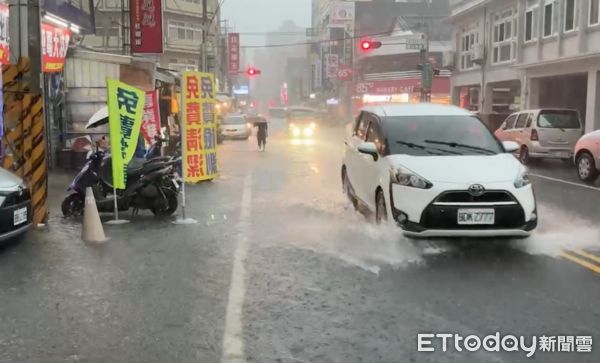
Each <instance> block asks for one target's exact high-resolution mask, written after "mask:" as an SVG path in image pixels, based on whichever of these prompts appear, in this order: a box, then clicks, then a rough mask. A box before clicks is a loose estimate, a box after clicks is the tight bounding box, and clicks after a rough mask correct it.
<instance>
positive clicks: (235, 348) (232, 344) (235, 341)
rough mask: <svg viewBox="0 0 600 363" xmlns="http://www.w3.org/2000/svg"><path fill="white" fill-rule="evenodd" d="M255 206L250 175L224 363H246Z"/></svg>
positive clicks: (235, 262)
mask: <svg viewBox="0 0 600 363" xmlns="http://www.w3.org/2000/svg"><path fill="white" fill-rule="evenodd" d="M251 202H252V174H251V173H248V174H247V175H246V178H245V179H244V191H243V194H242V207H241V208H242V210H241V214H240V221H239V223H238V225H237V227H238V228H237V230H238V233H239V234H238V237H237V246H236V248H235V254H234V258H233V268H232V270H231V283H230V284H229V300H228V303H227V313H226V315H225V333H224V334H223V356H222V358H221V362H222V363H232V362H233V363H243V362H245V361H246V359H245V356H244V340H243V338H242V333H243V329H242V308H243V307H244V298H245V295H246V281H245V279H246V268H245V266H244V262H245V260H246V255H247V253H248V232H249V229H250V220H249V219H250V207H251Z"/></svg>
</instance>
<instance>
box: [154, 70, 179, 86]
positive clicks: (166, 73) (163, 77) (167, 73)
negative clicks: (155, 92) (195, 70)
mask: <svg viewBox="0 0 600 363" xmlns="http://www.w3.org/2000/svg"><path fill="white" fill-rule="evenodd" d="M155 78H156V80H157V81H161V82H163V83H169V84H176V83H178V82H177V80H178V79H179V75H177V74H175V73H174V72H173V71H171V70H169V69H165V68H156V73H155Z"/></svg>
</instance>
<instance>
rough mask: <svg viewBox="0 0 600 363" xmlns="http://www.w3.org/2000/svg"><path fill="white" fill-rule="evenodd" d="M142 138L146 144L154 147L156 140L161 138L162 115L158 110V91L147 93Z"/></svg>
mask: <svg viewBox="0 0 600 363" xmlns="http://www.w3.org/2000/svg"><path fill="white" fill-rule="evenodd" d="M142 136H143V137H144V140H145V141H146V144H148V145H152V144H153V143H154V138H155V137H156V136H160V113H159V110H158V90H154V91H148V92H146V103H145V104H144V118H143V120H142Z"/></svg>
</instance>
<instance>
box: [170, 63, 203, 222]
mask: <svg viewBox="0 0 600 363" xmlns="http://www.w3.org/2000/svg"><path fill="white" fill-rule="evenodd" d="M184 76H185V74H182V78H181V80H180V82H179V84H180V85H181V86H180V92H179V144H180V145H179V147H180V149H181V218H178V219H177V220H175V221H173V224H196V223H198V221H197V220H195V219H193V218H187V217H186V214H185V207H186V205H185V201H186V196H185V170H184V167H185V158H186V153H185V148H184V147H183V143H184V142H185V120H184V119H183V108H184V107H185V105H184V104H183V92H184V89H183V85H184V81H183V77H184Z"/></svg>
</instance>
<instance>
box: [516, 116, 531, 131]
mask: <svg viewBox="0 0 600 363" xmlns="http://www.w3.org/2000/svg"><path fill="white" fill-rule="evenodd" d="M527 117H529V115H528V114H526V113H522V114H520V115H519V118H517V123H516V124H515V129H522V128H523V127H525V123H526V122H527Z"/></svg>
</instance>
